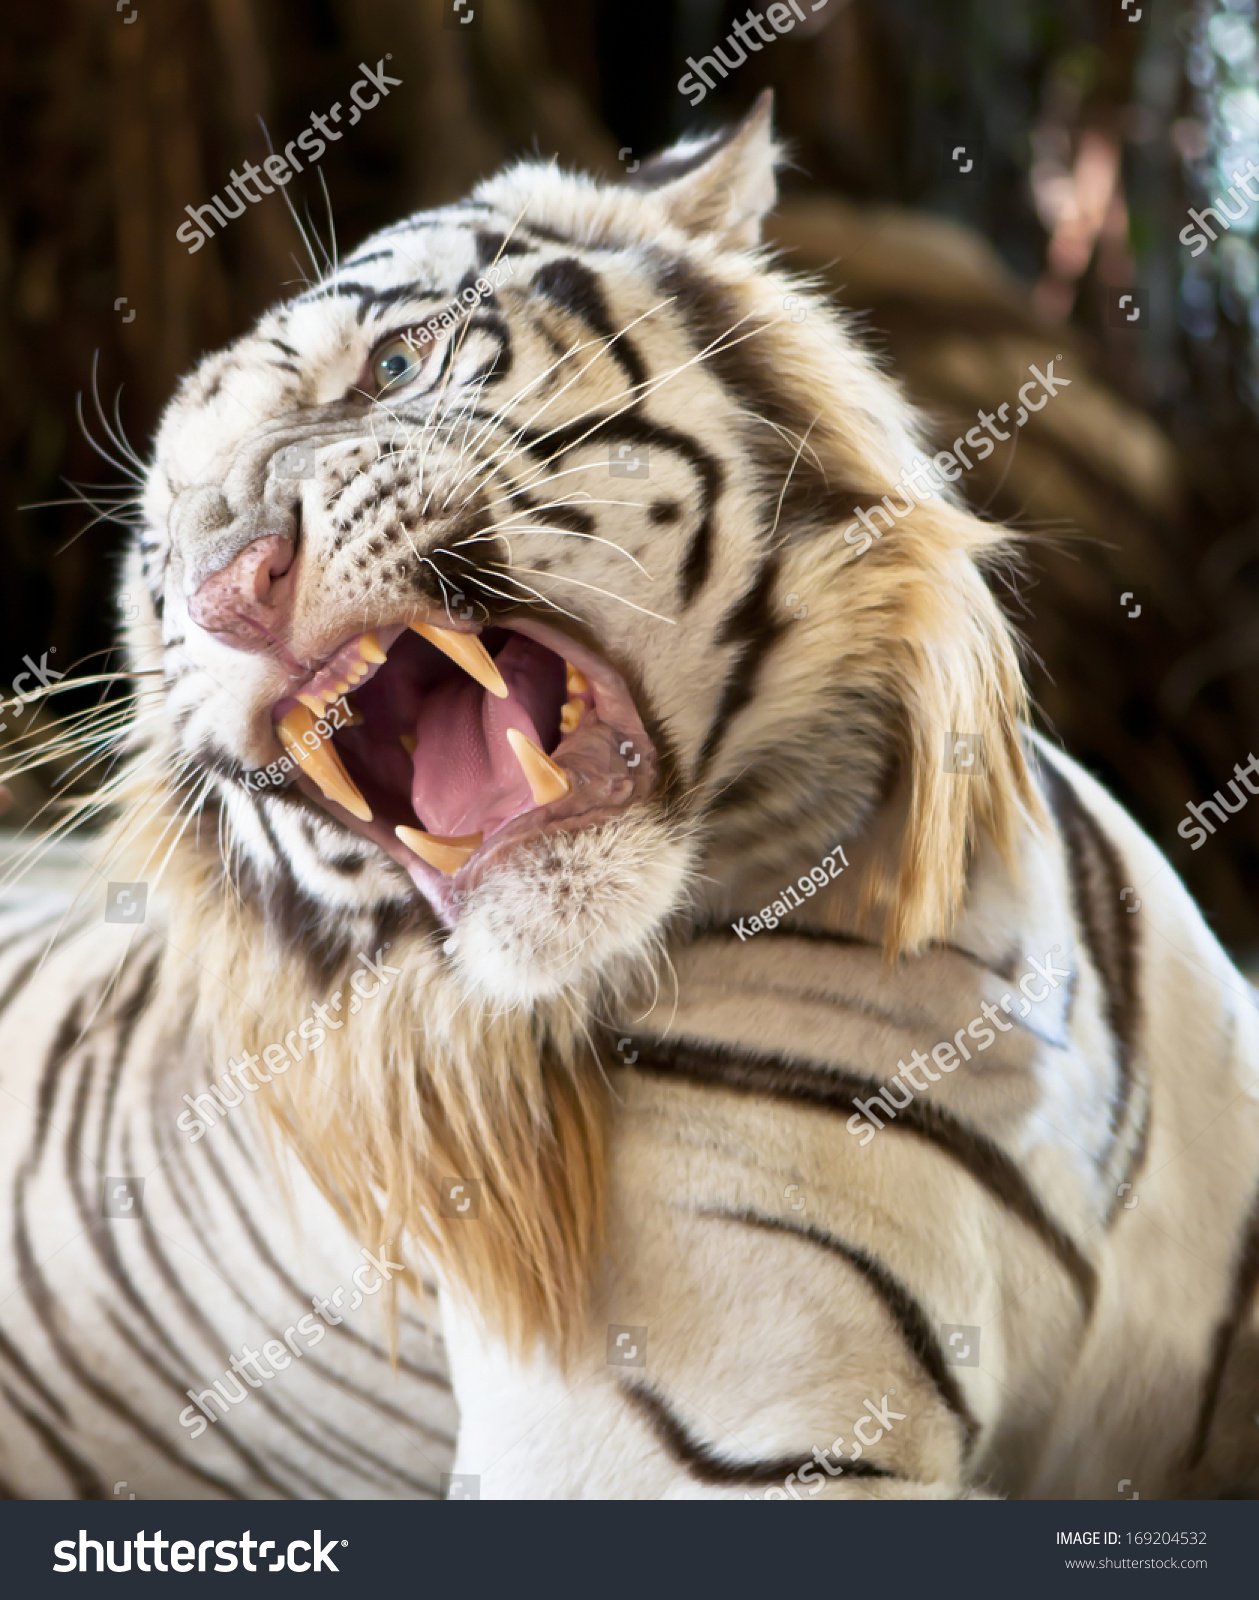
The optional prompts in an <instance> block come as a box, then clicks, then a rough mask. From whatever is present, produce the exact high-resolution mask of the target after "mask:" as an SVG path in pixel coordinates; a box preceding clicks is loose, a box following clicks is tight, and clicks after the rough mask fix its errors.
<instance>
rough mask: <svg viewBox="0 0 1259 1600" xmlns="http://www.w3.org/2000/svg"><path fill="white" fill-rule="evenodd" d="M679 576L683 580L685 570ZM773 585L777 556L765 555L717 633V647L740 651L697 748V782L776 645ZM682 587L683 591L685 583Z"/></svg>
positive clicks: (777, 627)
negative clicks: (735, 648) (746, 588)
mask: <svg viewBox="0 0 1259 1600" xmlns="http://www.w3.org/2000/svg"><path fill="white" fill-rule="evenodd" d="M683 576H684V579H685V578H686V573H685V570H684V574H683ZM777 582H778V557H777V556H767V557H766V558H765V561H764V562H763V563H762V566H761V570H760V572H759V573H757V575H756V580H755V582H754V583H753V584H752V587H751V588H750V589H749V590H748V591H747V593H746V594H745V595H744V596H743V598H742V599H741V600H740V601H739V602H738V604H737V605H736V606H735V607H734V608H733V610H731V611H730V612H729V613H728V614H727V615H726V617H725V619H724V621H723V622H722V624H721V627H720V629H719V630H718V633H717V643H718V644H722V645H738V646H740V649H739V650H738V654H737V656H736V658H735V662H734V666H733V667H732V668H731V670H730V674H729V676H728V677H727V678H726V683H725V687H724V688H723V689H722V691H721V703H720V705H719V706H718V707H717V714H716V716H715V717H714V718H713V720H712V723H711V724H710V726H709V729H708V732H707V733H706V734H705V735H704V742H703V743H702V744H701V745H700V749H699V755H698V757H697V758H696V762H695V774H696V778H697V779H699V778H702V777H704V775H705V774H706V773H707V771H708V769H709V767H710V766H711V765H712V761H713V757H714V756H715V755H716V754H717V750H718V747H719V746H720V744H721V741H722V740H723V739H724V738H725V736H726V731H727V729H728V728H729V726H730V724H731V722H733V720H734V719H735V717H737V716H738V714H739V712H740V711H742V710H743V708H744V707H745V706H746V705H748V704H749V703H750V702H751V699H752V696H753V694H754V693H755V691H756V680H757V677H758V675H759V673H760V670H761V667H762V665H763V663H764V661H765V657H766V656H767V655H768V654H769V652H770V651H771V650H772V649H773V648H774V646H775V645H776V644H777V643H778V640H779V637H780V636H781V634H782V631H783V628H784V627H785V626H786V624H785V623H784V622H783V620H782V618H781V617H780V616H779V615H778V614H777V611H776V608H775V606H774V589H775V586H776V584H777ZM683 587H684V589H685V587H686V584H685V582H684V585H683Z"/></svg>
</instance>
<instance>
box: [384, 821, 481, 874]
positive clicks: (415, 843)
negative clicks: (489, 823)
mask: <svg viewBox="0 0 1259 1600" xmlns="http://www.w3.org/2000/svg"><path fill="white" fill-rule="evenodd" d="M393 831H394V833H396V834H397V836H398V838H399V839H401V840H402V842H403V844H404V845H406V847H407V849H408V850H413V851H414V852H415V854H416V855H417V856H419V858H420V860H421V861H427V862H428V864H429V866H430V867H436V868H437V870H438V872H444V873H445V874H446V876H447V877H448V878H453V877H454V875H455V873H456V872H458V870H459V868H460V867H461V866H463V865H464V863H465V862H466V861H467V860H468V858H469V856H471V855H472V854H473V852H474V851H475V850H476V849H477V848H478V847H479V846H480V843H481V840H482V839H483V838H484V837H485V835H484V834H481V833H463V834H459V835H458V836H457V837H455V838H453V839H441V838H439V837H438V836H437V835H436V834H433V833H425V832H424V831H423V829H422V828H406V827H402V826H399V827H397V828H395V829H394V830H393Z"/></svg>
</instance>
